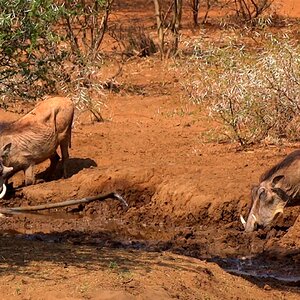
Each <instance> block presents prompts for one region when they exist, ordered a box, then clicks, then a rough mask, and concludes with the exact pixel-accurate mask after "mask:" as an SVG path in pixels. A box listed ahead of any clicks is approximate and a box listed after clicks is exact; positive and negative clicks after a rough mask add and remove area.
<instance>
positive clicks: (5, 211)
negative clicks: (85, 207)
mask: <svg viewBox="0 0 300 300" xmlns="http://www.w3.org/2000/svg"><path fill="white" fill-rule="evenodd" d="M107 199H115V200H118V201H120V202H121V203H122V204H123V205H124V206H125V207H128V204H127V202H126V201H125V199H124V198H123V197H122V196H121V195H119V194H118V193H108V194H105V195H97V196H91V197H86V198H82V199H74V200H67V201H63V202H58V203H47V204H41V205H35V206H20V207H2V208H0V216H1V217H4V216H7V215H15V214H23V213H31V212H37V211H41V210H47V209H53V208H59V207H66V206H72V205H78V204H83V203H90V202H94V201H105V200H107Z"/></svg>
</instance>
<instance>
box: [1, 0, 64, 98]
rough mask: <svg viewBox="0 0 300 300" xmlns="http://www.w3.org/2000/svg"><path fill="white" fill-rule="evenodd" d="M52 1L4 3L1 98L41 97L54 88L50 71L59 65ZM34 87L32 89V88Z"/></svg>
mask: <svg viewBox="0 0 300 300" xmlns="http://www.w3.org/2000/svg"><path fill="white" fill-rule="evenodd" d="M57 19H58V7H57V6H56V5H55V4H54V3H53V1H51V0H36V1H20V0H0V95H1V96H3V95H6V96H7V95H10V96H13V97H14V96H21V97H27V98H32V97H39V96H40V95H42V94H44V93H47V92H49V93H51V92H52V91H53V90H54V89H55V87H54V81H53V80H52V76H49V70H50V69H51V66H52V64H54V63H59V62H60V61H61V60H62V59H63V57H64V53H63V52H58V51H57V40H58V39H59V37H58V36H57V35H56V34H55V32H54V31H53V30H52V25H53V24H54V23H55V22H56V21H57ZM29 87H30V88H29Z"/></svg>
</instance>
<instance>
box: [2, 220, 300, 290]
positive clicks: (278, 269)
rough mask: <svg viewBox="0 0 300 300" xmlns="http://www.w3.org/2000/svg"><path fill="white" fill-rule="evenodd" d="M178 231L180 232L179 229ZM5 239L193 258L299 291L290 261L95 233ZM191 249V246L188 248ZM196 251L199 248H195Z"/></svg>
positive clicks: (298, 279)
mask: <svg viewBox="0 0 300 300" xmlns="http://www.w3.org/2000/svg"><path fill="white" fill-rule="evenodd" d="M114 222H116V223H118V220H110V221H109V222H108V223H110V224H111V223H114ZM181 230H182V228H181ZM3 234H4V235H5V236H6V237H7V236H9V237H11V238H13V239H21V240H26V241H29V242H36V241H38V242H42V243H60V244H63V243H71V244H73V245H74V246H76V245H89V246H92V247H97V248H99V249H102V248H114V249H123V250H126V249H127V250H128V251H136V250H138V251H145V252H152V253H153V252H157V253H160V252H162V251H170V252H174V253H177V254H181V255H185V256H194V257H196V258H197V259H200V260H206V261H208V262H213V263H216V264H218V265H219V266H220V267H221V268H222V269H223V270H225V271H226V272H228V273H230V274H232V275H236V276H241V277H243V278H246V279H248V280H250V281H254V282H255V283H256V284H258V285H261V286H262V287H263V286H264V284H269V285H271V286H275V287H276V288H279V289H281V288H284V287H285V286H293V287H297V288H298V287H300V269H299V265H297V263H295V262H293V261H292V260H286V261H283V260H280V261H276V260H275V261H274V260H272V259H270V258H267V257H265V256H264V255H263V254H261V255H255V256H252V257H251V256H247V257H245V256H239V255H238V254H237V256H236V257H232V256H231V257H220V256H214V253H210V254H206V255H205V256H203V257H201V255H200V256H199V255H197V254H196V255H193V253H194V252H193V251H191V249H190V248H189V246H187V245H180V244H178V243H176V242H175V243H174V241H173V242H172V241H164V242H162V241H159V240H136V239H130V238H127V239H124V240H121V239H118V238H113V239H112V238H111V236H110V235H109V234H107V233H106V232H105V231H104V232H101V233H100V232H99V233H98V234H95V233H94V234H91V233H84V232H76V231H72V230H70V231H65V232H55V233H43V232H32V233H30V231H28V230H27V233H22V232H17V231H7V232H5V233H3ZM191 247H194V246H191ZM199 247H201V246H200V245H199Z"/></svg>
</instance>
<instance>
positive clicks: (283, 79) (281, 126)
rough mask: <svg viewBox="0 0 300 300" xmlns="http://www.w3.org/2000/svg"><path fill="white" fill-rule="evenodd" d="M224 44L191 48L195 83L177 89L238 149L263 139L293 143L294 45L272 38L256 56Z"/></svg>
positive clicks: (296, 104)
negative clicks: (219, 124) (217, 124)
mask: <svg viewBox="0 0 300 300" xmlns="http://www.w3.org/2000/svg"><path fill="white" fill-rule="evenodd" d="M224 44H227V45H226V46H221V47H216V46H214V45H212V44H205V45H204V43H202V42H198V43H196V45H195V48H194V56H193V58H192V62H193V63H192V65H193V68H194V69H195V67H196V68H197V71H196V74H195V76H194V78H195V79H194V80H193V81H191V82H189V81H188V80H185V82H184V84H183V85H184V88H185V90H186V91H187V93H188V94H189V98H190V99H191V100H192V101H193V102H195V103H197V104H200V105H204V106H205V107H207V108H208V111H209V114H210V116H211V117H213V118H215V119H217V120H219V121H221V122H222V124H223V125H224V131H223V133H224V134H225V135H227V136H228V137H229V138H230V139H232V140H235V141H238V142H239V143H240V144H241V145H243V146H245V145H248V144H251V143H256V142H260V141H262V140H264V139H266V138H272V139H282V138H289V139H299V137H298V136H297V135H296V132H297V128H295V126H297V122H295V120H296V118H297V117H298V115H299V112H300V111H299V110H300V86H299V85H300V56H299V55H300V47H299V45H297V43H293V42H292V41H291V40H290V39H289V38H288V37H281V38H275V37H274V36H272V35H269V36H267V37H266V38H265V40H264V41H263V44H262V45H263V46H262V47H261V48H260V49H258V50H256V51H254V50H252V51H250V50H246V47H245V45H242V44H238V43H237V41H234V40H232V39H231V40H230V39H229V40H227V41H226V42H224ZM188 69H189V72H191V68H190V67H189V68H188Z"/></svg>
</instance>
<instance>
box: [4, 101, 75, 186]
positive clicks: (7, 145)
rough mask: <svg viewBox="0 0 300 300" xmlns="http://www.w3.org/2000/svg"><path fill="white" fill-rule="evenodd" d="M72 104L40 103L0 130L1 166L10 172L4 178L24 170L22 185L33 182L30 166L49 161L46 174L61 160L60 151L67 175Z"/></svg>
mask: <svg viewBox="0 0 300 300" xmlns="http://www.w3.org/2000/svg"><path fill="white" fill-rule="evenodd" d="M73 115H74V104H73V102H72V101H71V100H70V99H68V98H63V97H54V98H48V99H47V100H44V101H42V102H40V103H39V104H38V105H37V106H36V107H35V108H34V109H33V110H31V111H30V112H29V113H28V114H26V115H25V116H23V117H21V118H20V119H18V120H17V121H15V122H12V123H9V124H5V125H4V126H3V128H2V129H0V156H1V158H2V160H3V163H4V164H5V166H7V167H12V168H13V170H11V172H10V173H9V174H8V175H7V174H5V176H4V179H6V180H7V179H8V178H9V177H11V176H12V175H14V174H15V173H16V172H18V171H21V170H23V171H24V173H25V185H29V184H32V183H34V182H35V176H34V172H33V167H34V165H36V164H39V163H41V162H43V161H45V160H46V159H48V158H49V159H50V161H51V163H50V167H49V169H48V172H49V175H51V173H52V172H53V171H54V170H55V168H56V165H57V163H58V161H59V159H60V157H59V155H58V154H57V152H56V149H57V147H58V146H60V149H61V155H62V162H63V172H64V177H66V176H67V170H66V160H67V159H68V158H69V152H68V147H70V146H71V128H72V121H73Z"/></svg>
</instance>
